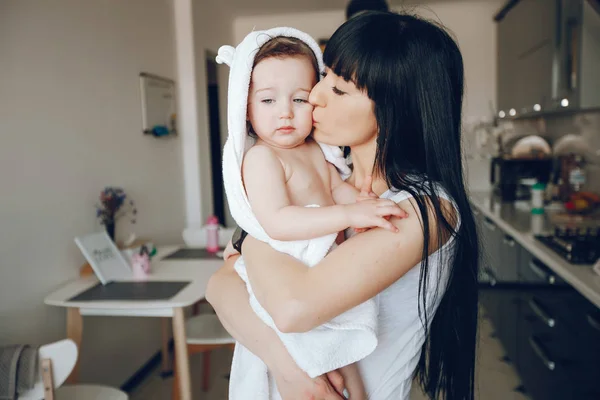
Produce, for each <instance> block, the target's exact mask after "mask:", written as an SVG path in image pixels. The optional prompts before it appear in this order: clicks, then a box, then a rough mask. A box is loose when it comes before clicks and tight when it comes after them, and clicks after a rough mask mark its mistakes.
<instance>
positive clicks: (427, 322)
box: [207, 12, 478, 400]
mask: <svg viewBox="0 0 600 400" xmlns="http://www.w3.org/2000/svg"><path fill="white" fill-rule="evenodd" d="M324 61H325V64H326V66H327V69H326V75H325V77H324V79H323V80H322V81H321V82H319V83H318V84H317V85H316V86H315V87H314V89H313V90H312V92H311V95H310V98H309V101H310V102H311V103H312V104H313V106H314V111H313V119H314V121H315V123H314V128H315V129H314V136H315V139H316V140H318V141H321V142H324V143H327V144H332V145H338V146H345V147H346V148H349V151H350V155H351V157H352V161H353V173H352V176H351V177H350V178H349V182H350V183H352V184H354V185H355V186H356V187H361V188H363V191H364V192H368V193H369V194H370V195H371V196H373V195H377V196H379V197H383V198H389V199H392V200H394V201H395V202H397V203H398V204H399V205H400V206H401V207H402V208H403V209H405V210H408V211H409V213H410V216H409V217H408V218H405V219H396V218H393V219H391V222H392V223H393V224H394V225H395V226H396V227H398V229H399V233H391V232H389V231H385V230H383V229H380V228H375V229H371V230H369V231H367V232H364V233H361V234H359V235H356V236H354V237H351V238H349V239H348V240H347V241H346V242H344V243H343V244H341V245H340V246H339V247H338V248H336V249H335V250H333V251H332V252H331V253H330V254H329V255H328V256H327V257H325V259H324V260H323V261H322V262H321V263H319V264H318V265H317V266H315V267H313V268H311V269H308V268H306V267H305V266H304V265H302V264H301V263H300V262H298V261H297V260H295V259H293V258H291V257H289V256H287V255H285V254H282V253H278V252H276V251H274V250H273V249H272V248H270V247H269V246H268V245H266V244H264V243H262V242H259V241H257V240H255V239H253V238H251V237H247V238H246V239H245V240H244V243H243V247H242V249H243V254H244V258H245V260H246V266H247V270H248V274H249V277H250V280H251V282H252V286H253V288H254V291H255V295H256V297H257V298H258V300H259V301H260V302H261V304H262V305H263V306H264V308H265V309H266V310H267V311H268V312H269V313H270V315H271V316H272V317H273V319H274V321H275V323H276V325H277V326H278V328H279V329H280V330H281V331H284V332H304V331H308V330H310V329H312V328H314V327H316V326H319V325H321V324H322V323H324V322H326V321H328V320H330V319H331V318H333V317H335V316H337V315H339V314H341V313H343V312H345V311H347V310H349V309H351V308H352V307H354V306H356V305H358V304H360V303H362V302H364V301H365V300H367V299H369V298H372V297H375V299H376V301H377V302H378V305H379V316H378V319H379V332H378V340H379V344H378V347H377V349H376V350H375V351H374V352H373V353H372V354H371V355H369V356H367V357H366V358H365V359H364V360H361V361H360V362H359V368H360V370H361V376H362V379H363V382H364V384H365V387H366V388H367V392H368V394H369V398H371V399H375V400H388V399H389V400H391V399H408V393H409V391H410V386H411V382H412V379H413V377H414V376H415V374H416V376H417V377H418V382H419V383H420V385H421V386H422V387H423V389H424V391H425V392H426V393H427V394H428V395H429V396H430V397H431V398H439V397H445V398H446V399H461V400H462V399H473V398H474V393H473V392H474V387H473V386H474V385H473V379H474V364H475V338H476V326H477V267H478V265H477V260H478V242H477V235H476V230H475V223H474V219H473V216H472V213H471V208H470V205H469V201H468V197H467V193H466V188H465V186H464V181H463V175H462V164H461V160H462V157H461V137H460V132H461V108H462V95H463V64H462V57H461V54H460V51H459V49H458V47H457V45H456V43H455V42H454V41H453V40H452V39H451V38H450V36H449V35H448V34H447V33H446V32H445V31H444V30H443V29H441V28H440V27H438V26H436V25H434V24H432V23H431V22H428V21H425V20H422V19H420V18H418V17H415V16H410V15H398V14H394V13H389V12H368V13H365V14H362V15H359V16H357V17H355V18H353V19H351V20H349V21H347V22H346V23H345V24H344V25H342V26H341V27H340V28H339V29H338V30H337V31H336V32H335V33H334V35H333V36H332V37H331V39H330V40H329V42H328V44H327V48H326V50H325V54H324ZM371 175H372V176H373V179H372V183H371V181H370V179H371V178H370V176H371ZM371 188H372V189H371ZM411 210H412V211H411ZM235 259H236V257H235V256H234V257H231V258H229V259H228V260H227V261H226V263H225V265H224V267H223V268H221V270H220V271H219V272H217V273H216V274H215V275H214V276H213V277H212V278H211V280H210V282H209V287H208V291H207V299H208V300H209V301H210V303H211V304H212V305H213V306H214V307H215V310H216V311H217V314H218V315H219V318H220V319H221V321H222V322H223V324H224V326H225V327H226V328H227V330H228V331H229V332H230V333H231V334H232V335H233V336H234V337H235V338H236V339H237V340H239V341H240V342H241V343H242V344H243V345H244V346H246V347H247V348H248V349H249V350H250V351H252V352H253V353H254V354H256V355H258V356H259V357H260V358H261V359H262V360H263V361H264V362H265V363H266V364H267V366H268V367H269V370H270V371H271V373H272V374H273V376H274V378H275V380H276V382H277V386H278V389H279V391H280V393H281V395H282V397H283V398H284V399H286V400H287V399H308V398H315V399H341V396H339V394H338V393H339V392H340V391H341V387H342V386H343V382H341V381H340V378H341V377H340V376H339V375H336V374H328V376H323V377H319V378H317V379H315V380H310V379H309V378H308V377H307V376H306V374H304V373H303V372H302V371H299V370H298V368H297V367H296V365H295V364H294V362H293V360H291V358H290V356H289V354H288V353H287V352H286V350H285V348H284V347H283V345H282V344H281V342H280V341H279V340H278V338H277V336H276V335H275V333H274V332H273V331H272V330H271V329H269V328H268V327H267V326H266V325H264V324H262V322H260V320H259V319H258V318H257V317H256V316H255V315H254V313H253V312H252V311H251V309H250V306H249V305H248V295H247V292H246V288H245V287H244V284H243V283H242V281H241V280H240V279H239V277H238V276H237V274H236V273H235V271H234V270H233V264H234V263H235ZM311 396H312V397H311Z"/></svg>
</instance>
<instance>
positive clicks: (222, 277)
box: [206, 255, 295, 368]
mask: <svg viewBox="0 0 600 400" xmlns="http://www.w3.org/2000/svg"><path fill="white" fill-rule="evenodd" d="M238 258H239V255H237V256H231V257H229V258H228V259H227V260H226V261H225V264H224V265H223V267H221V269H219V270H218V271H217V272H216V273H214V274H213V275H212V276H211V278H210V280H209V281H208V287H207V289H206V300H207V301H208V302H209V303H210V304H211V305H212V306H213V308H214V309H215V311H216V312H217V315H218V317H219V320H220V321H221V323H222V324H223V327H225V329H226V330H227V331H228V332H229V333H230V334H231V336H233V337H234V338H235V340H237V341H238V342H240V343H241V344H242V345H244V347H246V348H247V349H248V350H250V351H251V352H252V353H254V354H255V355H256V356H258V357H259V358H260V359H262V360H263V361H264V363H265V364H267V366H268V367H269V368H272V367H277V368H284V367H286V366H289V363H290V362H291V363H294V361H293V360H292V358H291V356H290V355H289V353H288V352H287V350H286V349H285V347H284V346H283V343H282V342H281V340H279V337H278V336H277V334H276V333H275V331H273V329H271V328H270V327H269V326H267V325H266V324H265V323H264V322H262V321H261V320H260V318H258V316H257V315H256V314H255V313H254V311H253V310H252V308H251V307H250V303H249V302H248V291H247V290H246V285H245V284H244V282H243V281H242V280H241V279H240V277H239V276H238V275H237V273H236V272H235V270H234V269H233V266H234V264H235V261H236V260H237V259H238ZM294 365H295V363H294Z"/></svg>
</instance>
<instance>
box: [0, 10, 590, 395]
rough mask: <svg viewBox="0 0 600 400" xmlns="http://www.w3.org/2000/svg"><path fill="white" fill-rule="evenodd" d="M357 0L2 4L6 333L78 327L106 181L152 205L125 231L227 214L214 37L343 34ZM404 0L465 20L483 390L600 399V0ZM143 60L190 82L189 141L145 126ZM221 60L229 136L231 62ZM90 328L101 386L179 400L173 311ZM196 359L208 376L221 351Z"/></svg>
mask: <svg viewBox="0 0 600 400" xmlns="http://www.w3.org/2000/svg"><path fill="white" fill-rule="evenodd" d="M349 3H350V1H349V0H328V1H323V0H305V1H302V2H293V1H291V0H285V1H277V0H235V1H234V0H227V1H218V0H202V1H196V0H194V1H190V0H187V1H186V0H143V1H139V0H138V1H128V2H122V1H118V0H110V1H105V2H93V4H92V3H89V4H88V3H85V4H84V3H83V2H73V1H71V0H56V1H55V2H53V3H52V5H50V4H47V5H43V6H41V5H40V4H38V3H36V2H33V1H29V2H27V1H21V0H14V1H6V0H5V1H0V21H2V23H1V24H0V26H2V28H1V29H2V30H3V31H2V32H3V34H2V35H0V36H2V37H3V38H6V39H7V40H3V41H0V49H1V51H0V53H2V54H3V55H5V56H4V57H0V65H1V66H2V68H0V69H1V70H2V71H3V74H4V75H3V77H4V80H2V82H0V86H1V87H2V90H0V104H2V105H3V110H4V113H3V114H2V117H1V118H0V120H1V121H2V123H3V127H4V130H3V132H15V133H18V134H11V135H9V134H6V135H5V136H6V137H5V138H4V139H5V141H4V144H3V146H2V147H1V148H0V153H1V156H0V164H2V165H3V166H4V168H1V172H0V181H2V185H3V187H5V188H7V189H6V190H5V192H3V196H2V199H3V201H4V203H3V205H2V207H0V214H1V215H2V220H3V222H4V223H3V228H4V230H3V232H2V233H3V235H4V236H3V240H1V241H0V254H2V267H1V268H2V273H1V279H0V288H1V290H0V293H1V298H0V299H1V301H0V315H1V318H0V342H3V343H6V342H13V341H23V342H28V343H40V344H41V343H48V342H49V341H51V340H56V339H57V338H63V337H64V336H65V318H66V317H65V313H64V310H59V309H57V308H55V307H54V308H53V307H46V306H44V305H43V300H44V297H45V296H47V295H48V294H49V293H51V292H52V291H54V290H56V288H58V287H60V286H61V285H63V284H64V283H65V282H67V281H68V280H70V279H73V278H74V277H76V276H77V274H78V267H79V266H80V265H81V264H82V263H83V260H84V259H83V257H82V255H81V254H80V252H79V251H78V250H77V247H76V245H75V244H74V243H73V237H74V236H76V235H78V234H80V233H81V232H88V231H92V230H94V229H97V228H98V227H97V226H96V225H95V220H94V217H93V215H92V214H93V213H91V212H90V208H93V207H91V205H92V204H93V201H94V199H95V198H96V190H97V188H98V187H99V186H101V185H104V184H114V183H115V182H116V183H119V184H120V185H123V186H125V187H126V188H127V189H128V192H130V193H131V194H132V196H133V197H135V199H136V203H137V206H138V208H139V210H140V218H139V220H138V223H137V224H136V225H135V227H130V226H127V224H125V226H120V227H119V228H118V235H122V236H123V237H124V238H125V237H126V235H127V234H128V233H129V230H133V229H135V232H136V233H137V234H138V235H139V236H141V237H151V238H152V239H154V240H155V241H156V242H157V243H159V244H171V243H179V242H181V240H182V234H181V232H182V230H183V229H184V228H185V227H189V226H192V225H194V224H202V223H203V221H204V220H205V219H206V216H208V215H210V214H211V213H214V210H215V209H216V206H215V204H214V201H213V196H212V195H213V193H212V192H213V188H212V185H211V184H210V183H211V179H213V178H212V177H211V168H210V167H211V165H210V160H211V153H210V150H209V149H210V148H211V146H210V134H209V123H208V120H209V118H208V114H209V106H208V104H207V103H208V102H207V101H206V99H207V97H208V95H207V87H208V86H209V84H208V82H207V80H208V79H207V70H206V68H207V66H206V62H207V57H209V55H210V53H209V52H207V50H210V52H212V53H215V52H216V51H217V50H218V48H219V46H220V45H222V44H225V43H227V44H233V43H238V42H239V41H240V40H241V39H242V38H243V37H244V36H245V35H246V34H247V33H248V32H249V31H251V30H253V29H265V28H269V27H272V26H277V25H289V26H294V27H297V28H299V29H302V30H304V31H306V32H308V33H309V34H310V35H312V36H313V37H314V38H316V39H318V40H321V39H324V40H326V39H327V38H328V37H330V35H331V34H332V33H333V32H334V31H335V29H336V28H337V27H338V26H339V25H340V24H341V23H343V22H344V20H345V13H344V11H345V7H346V6H347V5H348V4H349ZM387 3H388V4H389V5H390V8H391V9H394V10H396V11H403V10H405V9H408V10H411V11H412V10H415V12H417V13H419V14H421V15H424V16H427V17H429V18H432V19H434V20H436V21H439V22H440V23H442V24H444V25H445V26H447V27H448V28H449V30H450V31H451V32H452V34H453V37H455V38H456V39H457V41H458V42H459V45H460V48H461V52H462V53H463V58H464V61H465V70H466V81H465V82H466V92H465V102H466V103H465V107H464V109H463V115H464V135H465V139H464V142H465V146H466V149H465V158H466V160H465V162H466V170H467V174H468V181H469V182H468V183H469V188H470V191H471V195H472V197H471V198H472V203H473V210H474V212H475V213H476V214H477V220H478V224H479V232H480V237H481V240H482V245H483V248H484V250H485V253H486V254H485V256H484V257H482V260H481V270H482V273H481V277H480V281H481V285H480V286H481V303H482V310H483V312H482V313H481V324H480V338H481V339H480V343H479V352H478V381H477V393H478V396H477V397H476V398H478V399H479V398H481V399H485V400H487V399H496V398H498V399H509V400H516V399H527V398H529V399H533V400H545V399H570V398H576V399H598V398H600V389H598V387H597V386H598V385H597V384H596V381H597V380H598V378H600V366H599V363H598V362H599V361H600V347H599V344H598V343H599V342H600V341H599V339H600V332H599V328H600V325H599V322H600V312H599V307H600V276H599V275H598V274H596V273H595V272H594V271H593V263H594V259H597V249H598V244H597V242H595V241H594V240H597V239H594V238H597V237H598V232H597V230H595V228H596V227H597V226H600V214H599V211H598V207H597V204H596V201H595V200H594V199H595V198H594V196H593V194H600V175H599V174H598V172H599V171H598V170H599V169H600V153H599V151H600V98H599V97H600V86H599V82H600V73H599V72H598V70H599V69H600V68H599V66H600V45H599V43H598V38H600V24H599V21H598V12H599V6H598V4H599V2H598V0H593V1H592V0H560V1H555V0H520V1H515V0H511V1H508V0H506V1H505V0H486V1H484V0H388V1H387ZM413 7H414V8H413ZM173 14H175V18H173ZM141 15H143V18H140V16H141ZM190 18H191V19H192V25H193V26H188V25H189V23H190V21H189V19H190ZM186 28H187V29H188V30H187V31H186ZM182 32H183V33H182ZM594 39H595V40H594ZM207 54H209V55H207ZM59 55H60V56H59ZM213 59H214V57H213ZM25 66H26V68H25ZM142 67H143V69H145V70H149V71H153V72H156V73H159V74H160V75H164V76H168V77H173V78H174V79H175V80H177V81H178V82H179V83H180V85H181V86H180V87H179V89H180V90H179V91H180V93H181V94H182V95H183V96H184V97H182V99H183V101H182V103H181V109H180V110H179V115H180V121H181V124H180V125H179V126H180V129H181V134H180V135H179V136H173V137H171V138H169V139H164V140H163V139H161V140H157V139H155V138H151V137H149V136H148V135H143V134H142V133H141V132H140V131H139V130H140V129H139V128H140V127H139V125H140V120H141V118H140V115H139V114H140V109H139V93H138V90H139V82H138V73H139V71H140V68H142ZM218 68H221V70H220V72H219V75H218V81H219V83H220V85H219V87H220V93H219V94H220V101H221V107H220V113H221V131H222V132H221V133H222V135H225V136H226V134H227V130H226V124H225V121H226V102H224V100H225V99H226V88H227V85H226V83H227V73H228V70H227V68H226V67H223V66H219V67H218ZM223 68H225V69H224V70H223ZM223 71H224V72H223ZM5 88H6V90H4V89H5ZM91 94H93V95H91ZM99 110H100V111H99ZM32 111H33V113H35V115H36V117H35V118H32V117H31V115H32ZM225 136H223V137H225ZM115 143H118V144H119V145H118V146H115ZM90 149H94V151H93V152H92V153H91V154H92V156H82V155H83V154H88V153H89V151H90ZM132 149H136V151H135V152H132ZM513 154H514V156H513ZM157 160H160V162H157ZM492 166H493V168H491V167H492ZM124 171H126V172H127V173H124ZM492 171H494V179H493V181H494V182H493V183H491V181H492V180H491V179H490V178H491V175H492V174H491V172H492ZM538 180H539V181H540V182H538ZM536 184H538V186H535V185H536ZM539 184H542V187H543V188H544V189H543V192H544V195H543V196H540V185H539ZM534 186H535V188H534ZM532 192H533V193H532ZM48 193H52V196H50V198H48V197H49V196H48ZM532 197H533V199H532ZM540 197H541V198H543V208H544V212H543V213H538V212H539V210H537V209H538V208H540V207H539V200H540ZM39 199H48V200H47V202H46V204H44V205H40V204H39V203H38V200H39ZM553 199H554V200H553ZM536 201H537V203H536V204H535V207H532V202H533V203H535V202H536ZM565 204H567V206H565ZM594 206H595V207H596V209H593V207H594ZM568 207H571V208H572V210H567V208H568ZM532 208H535V209H536V211H535V212H533V213H532ZM165 210H168V212H167V213H165ZM227 219H229V220H227ZM226 222H227V223H228V224H231V223H232V221H231V218H230V217H229V216H228V215H226ZM31 227H35V229H31ZM128 229H129V230H128ZM547 235H554V236H556V239H557V240H554V241H553V244H552V246H561V247H559V252H557V251H556V250H555V249H554V248H552V247H549V246H548V245H546V244H545V243H544V242H543V241H542V240H545V239H544V237H545V236H547ZM577 235H579V236H583V237H584V238H586V240H574V239H573V237H574V236H577ZM536 236H540V238H541V239H540V238H538V237H536ZM31 243H35V249H36V251H31V246H30V245H29V244H31ZM587 243H591V245H587ZM594 243H595V244H594ZM581 244H583V246H581ZM594 246H595V247H594ZM582 249H583V250H582ZM594 249H595V250H596V253H594V251H593V250H594ZM561 252H562V254H561ZM565 256H567V257H570V261H569V260H567V259H566V258H564V257H565ZM579 257H583V259H584V261H583V264H579V260H576V259H578V258H579ZM31 277H35V279H31ZM85 323H86V331H85V344H84V345H83V346H82V349H81V381H82V382H93V383H102V384H106V385H110V386H114V387H120V388H121V389H122V390H124V391H127V392H129V394H130V395H131V398H132V399H134V400H135V399H145V400H147V399H151V398H156V399H165V398H170V394H171V388H172V382H173V379H172V378H169V377H167V378H163V377H162V376H161V375H160V365H159V364H160V358H159V355H160V354H159V352H160V346H161V326H160V321H158V320H157V319H141V318H138V319H133V318H125V317H123V318H111V319H107V318H86V322H85ZM141 332H142V333H143V334H140V333H141ZM157 360H159V361H158V362H157ZM213 362H214V365H213V367H212V368H213V373H212V382H211V389H210V391H209V392H208V393H204V392H202V388H201V387H200V386H199V385H196V383H194V385H195V386H197V387H195V388H194V394H196V395H197V397H199V398H214V399H223V398H225V395H224V393H226V386H227V381H226V379H225V377H226V375H227V373H228V370H229V367H230V364H231V354H230V352H229V351H228V350H223V351H220V350H217V351H215V355H214V357H213ZM190 363H191V365H192V367H191V368H192V373H193V374H194V376H199V375H200V374H201V373H202V371H203V370H204V367H203V359H202V357H196V356H192V357H191V360H190ZM484 364H485V365H484ZM513 370H514V371H516V372H513ZM508 371H510V374H511V375H510V377H509V379H503V375H508V374H509V372H508ZM492 372H497V373H492ZM517 375H518V376H517ZM513 378H514V379H513ZM197 381H200V380H199V379H198V380H197ZM415 387H416V385H415ZM515 389H516V391H515ZM415 392H417V390H415ZM415 394H416V396H417V397H414V398H415V399H416V398H419V399H420V398H421V397H419V396H418V394H417V393H415Z"/></svg>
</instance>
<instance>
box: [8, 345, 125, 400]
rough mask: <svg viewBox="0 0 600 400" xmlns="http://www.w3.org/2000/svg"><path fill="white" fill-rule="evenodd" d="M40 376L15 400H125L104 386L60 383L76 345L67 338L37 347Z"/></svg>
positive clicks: (69, 368)
mask: <svg viewBox="0 0 600 400" xmlns="http://www.w3.org/2000/svg"><path fill="white" fill-rule="evenodd" d="M39 358H40V376H39V378H38V381H37V382H36V384H35V386H34V387H33V388H32V389H31V390H29V391H27V392H26V393H24V394H23V395H21V396H19V397H18V400H128V399H129V396H127V394H126V393H124V392H122V391H120V390H118V389H114V388H111V387H108V386H99V385H69V386H63V387H61V385H62V384H63V383H64V382H65V381H66V380H67V377H68V376H69V374H70V373H71V371H72V370H73V367H75V363H76V362H77V345H76V344H75V342H73V341H72V340H71V339H65V340H60V341H58V342H55V343H51V344H47V345H45V346H42V347H40V349H39Z"/></svg>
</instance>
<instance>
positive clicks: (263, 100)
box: [260, 99, 274, 104]
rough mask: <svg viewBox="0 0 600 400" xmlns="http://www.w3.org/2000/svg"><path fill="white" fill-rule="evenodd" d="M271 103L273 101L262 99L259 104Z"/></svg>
mask: <svg viewBox="0 0 600 400" xmlns="http://www.w3.org/2000/svg"><path fill="white" fill-rule="evenodd" d="M273 101H274V100H273V99H262V100H261V101H260V102H261V103H265V104H271V103H273Z"/></svg>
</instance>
